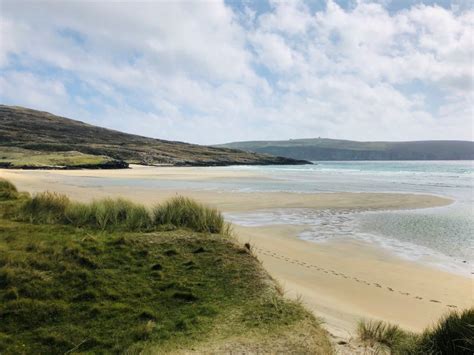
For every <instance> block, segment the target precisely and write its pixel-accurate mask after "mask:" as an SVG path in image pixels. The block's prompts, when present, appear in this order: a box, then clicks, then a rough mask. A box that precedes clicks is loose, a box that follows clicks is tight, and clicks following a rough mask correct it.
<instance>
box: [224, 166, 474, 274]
mask: <svg viewBox="0 0 474 355" xmlns="http://www.w3.org/2000/svg"><path fill="white" fill-rule="evenodd" d="M226 169H235V170H240V169H245V170H252V171H257V172H258V173H259V175H261V176H262V177H270V178H271V180H263V179H262V180H260V181H258V179H257V180H250V181H249V180H246V181H241V182H238V181H232V179H231V180H228V181H226V182H222V183H220V185H221V188H223V187H227V188H230V189H233V190H238V191H246V192H252V191H292V192H298V193H309V192H313V193H314V192H322V193H326V192H343V191H347V192H389V193H390V192H393V193H400V192H401V193H415V194H433V195H439V196H446V197H450V198H452V199H453V200H454V201H455V202H454V203H453V204H451V205H449V206H445V207H437V208H427V209H417V210H402V211H380V212H371V211H366V212H357V213H355V212H352V211H341V212H340V213H331V211H325V210H322V211H315V210H310V209H286V210H284V209H274V210H266V211H257V212H252V213H240V214H227V215H226V217H227V218H228V219H230V220H231V221H232V222H234V223H237V224H241V225H244V226H265V225H272V224H281V223H285V224H295V225H304V226H307V230H305V231H304V232H303V233H301V234H300V235H299V236H298V237H300V238H303V239H305V240H309V241H312V242H316V243H324V242H328V241H336V240H338V241H341V240H342V241H343V240H345V239H355V240H359V241H363V242H368V243H372V244H376V245H378V246H380V247H382V248H385V249H387V250H389V251H391V252H393V253H395V254H397V255H398V256H400V257H403V258H406V259H409V260H414V261H420V262H423V263H426V264H430V265H432V266H435V267H438V268H440V269H444V270H448V271H452V272H456V273H461V274H464V275H466V274H467V275H472V274H473V273H472V272H473V271H474V270H473V267H472V265H473V262H474V253H473V251H474V249H473V246H474V243H473V242H474V162H473V161H383V162H379V161H377V162H373V161H370V162H368V161H362V162H355V161H351V162H315V165H305V166H267V167H229V168H226Z"/></svg>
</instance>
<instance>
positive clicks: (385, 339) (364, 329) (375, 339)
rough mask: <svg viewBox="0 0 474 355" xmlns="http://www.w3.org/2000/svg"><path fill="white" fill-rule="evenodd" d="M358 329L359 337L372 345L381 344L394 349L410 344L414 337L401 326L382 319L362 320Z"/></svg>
mask: <svg viewBox="0 0 474 355" xmlns="http://www.w3.org/2000/svg"><path fill="white" fill-rule="evenodd" d="M357 331H358V334H359V338H360V339H361V340H362V341H363V342H366V343H368V344H369V345H370V346H374V345H377V344H381V345H383V346H386V347H388V348H389V349H392V350H397V349H400V348H401V347H404V345H408V344H409V343H410V340H411V337H413V335H412V334H411V333H408V332H406V331H404V330H402V329H400V327H399V326H397V325H393V324H389V323H386V322H382V321H361V322H360V323H359V325H358V328H357Z"/></svg>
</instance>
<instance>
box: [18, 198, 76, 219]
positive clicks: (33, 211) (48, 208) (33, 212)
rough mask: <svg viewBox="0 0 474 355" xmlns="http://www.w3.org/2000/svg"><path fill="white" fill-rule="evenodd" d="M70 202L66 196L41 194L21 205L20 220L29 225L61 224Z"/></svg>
mask: <svg viewBox="0 0 474 355" xmlns="http://www.w3.org/2000/svg"><path fill="white" fill-rule="evenodd" d="M69 204H70V200H69V198H68V197H67V196H65V195H61V194H57V193H55V192H49V191H46V192H42V193H39V194H37V195H35V196H33V197H32V198H30V199H28V200H27V201H26V202H24V203H23V205H22V207H21V210H20V219H21V220H24V221H29V222H31V223H44V224H56V223H63V222H64V216H65V211H66V208H67V206H68V205H69Z"/></svg>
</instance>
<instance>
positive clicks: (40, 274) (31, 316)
mask: <svg viewBox="0 0 474 355" xmlns="http://www.w3.org/2000/svg"><path fill="white" fill-rule="evenodd" d="M0 319H1V322H0V353H2V354H3V353H4V354H31V353H35V354H65V353H160V354H166V353H173V354H176V353H190V352H196V353H203V352H209V351H213V352H214V353H229V351H239V352H240V353H260V352H262V351H265V352H269V353H285V354H331V353H332V348H331V345H330V343H329V341H328V338H327V335H326V332H325V331H324V330H323V329H322V328H321V327H320V325H319V323H318V321H317V320H316V319H315V318H314V316H313V315H312V314H311V313H309V312H308V311H306V310H305V309H304V307H303V306H302V305H301V304H300V303H298V302H295V301H290V300H287V299H285V298H284V297H283V296H282V292H281V288H280V287H279V286H278V285H277V284H276V282H275V281H274V280H273V279H272V278H271V277H270V276H269V275H268V274H267V273H266V272H265V271H264V270H263V268H262V266H261V264H260V263H259V261H258V260H257V259H256V258H255V257H254V255H253V253H252V251H251V248H250V247H249V246H243V245H239V244H237V243H236V242H235V241H234V240H233V239H232V237H231V235H230V234H229V230H228V228H226V224H225V223H224V222H223V219H222V216H221V215H220V213H219V212H218V211H215V210H212V209H209V208H206V207H205V206H202V205H199V204H197V203H195V202H193V201H190V200H187V199H184V198H177V199H174V200H171V201H168V202H165V203H162V204H160V205H158V206H157V207H156V208H155V209H153V211H150V210H147V209H145V208H144V207H143V206H140V205H136V204H133V203H131V202H128V201H125V200H122V199H115V200H112V199H107V200H102V201H95V202H93V203H90V204H80V203H76V202H73V201H70V200H69V199H68V198H67V197H65V196H62V195H58V194H54V193H43V194H39V195H35V196H33V197H30V196H29V195H28V194H22V193H19V192H18V191H17V190H16V188H15V187H14V186H13V185H11V184H10V183H9V182H7V181H5V180H1V179H0Z"/></svg>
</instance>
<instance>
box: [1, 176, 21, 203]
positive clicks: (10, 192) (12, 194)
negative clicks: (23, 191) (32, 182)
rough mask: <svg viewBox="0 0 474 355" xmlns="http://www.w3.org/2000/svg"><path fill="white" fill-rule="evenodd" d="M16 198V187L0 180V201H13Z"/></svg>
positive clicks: (4, 180)
mask: <svg viewBox="0 0 474 355" xmlns="http://www.w3.org/2000/svg"><path fill="white" fill-rule="evenodd" d="M18 196H19V194H18V190H17V189H16V186H15V185H13V184H12V183H11V182H10V181H8V180H6V179H3V178H0V201H6V200H15V199H17V198H18Z"/></svg>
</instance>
